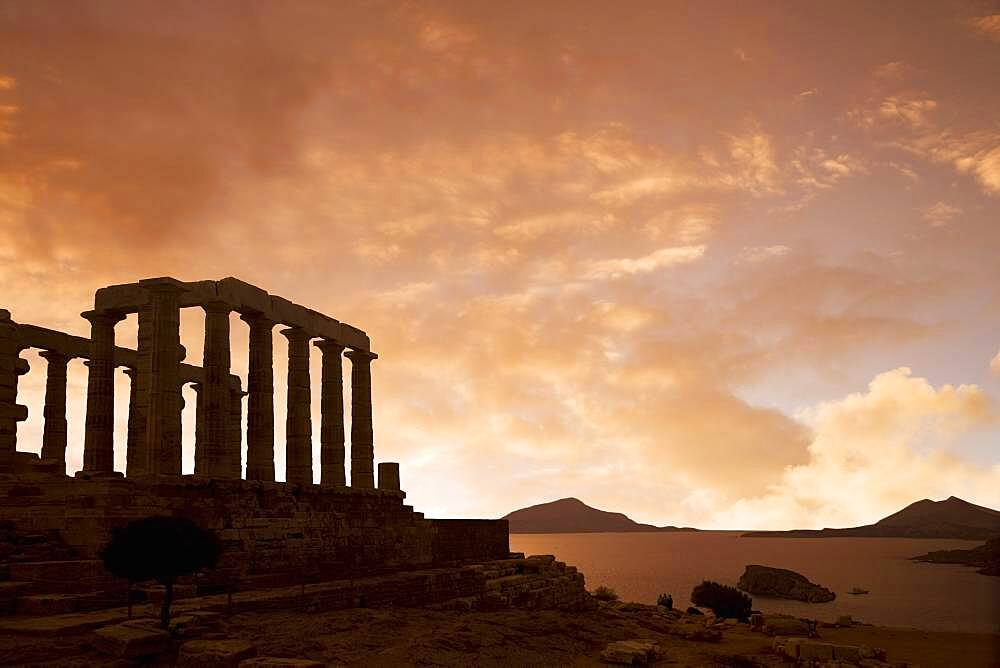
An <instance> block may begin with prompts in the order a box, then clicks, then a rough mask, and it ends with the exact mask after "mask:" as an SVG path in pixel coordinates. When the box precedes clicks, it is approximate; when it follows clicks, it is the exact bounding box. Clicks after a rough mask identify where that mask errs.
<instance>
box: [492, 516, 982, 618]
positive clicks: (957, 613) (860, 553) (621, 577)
mask: <svg viewBox="0 0 1000 668" xmlns="http://www.w3.org/2000/svg"><path fill="white" fill-rule="evenodd" d="M740 534H741V532H739V531H698V532H683V533H565V534H511V536H510V548H511V550H513V551H515V552H524V553H525V554H527V555H531V554H554V555H555V556H556V558H557V559H559V560H560V561H565V562H566V563H568V564H571V565H573V566H576V567H577V568H579V569H580V571H581V572H583V573H584V575H585V576H586V581H587V588H588V589H589V590H591V591H593V589H594V588H595V587H598V586H600V585H606V586H608V587H611V588H612V589H614V590H615V591H616V592H617V593H618V595H619V597H620V598H621V599H622V600H625V601H637V602H640V603H655V602H656V599H657V596H658V595H659V594H661V593H666V594H671V595H672V596H673V599H674V607H679V608H682V609H683V608H686V607H687V606H688V605H690V602H689V598H690V595H691V590H692V589H693V588H694V586H695V585H697V584H699V583H700V582H702V581H703V580H714V581H716V582H721V583H723V584H728V585H734V586H735V585H736V581H737V580H738V579H739V577H740V575H741V574H742V573H743V569H744V567H745V566H746V565H748V564H761V565H765V566H776V567H779V568H789V569H791V570H793V571H796V572H798V573H801V574H802V575H804V576H806V577H807V578H809V579H810V580H811V581H813V582H815V583H817V584H820V585H823V586H824V587H826V588H828V589H830V590H832V591H834V592H835V593H836V594H837V598H836V599H835V600H834V601H831V602H829V603H803V602H799V601H786V600H783V599H775V598H764V597H759V596H755V597H753V599H754V602H753V605H754V609H757V610H761V611H763V612H766V613H787V614H791V615H795V616H798V617H808V618H810V619H818V620H821V621H834V620H835V619H836V618H837V617H838V616H839V615H851V617H852V618H853V619H854V620H856V621H861V622H866V623H870V624H878V625H886V626H902V627H911V628H917V629H923V630H928V631H966V632H975V633H998V632H1000V577H991V576H986V575H980V574H979V573H977V572H976V569H975V568H971V567H968V566H958V565H943V564H925V563H919V562H915V561H911V560H910V559H909V558H910V557H913V556H916V555H921V554H925V553H927V552H930V551H931V550H948V549H968V548H970V547H975V546H976V545H980V544H982V541H966V540H940V539H917V538H744V537H741V535H740ZM852 588H860V589H867V590H869V592H870V593H868V594H863V595H852V594H850V593H848V592H850V590H851V589H852Z"/></svg>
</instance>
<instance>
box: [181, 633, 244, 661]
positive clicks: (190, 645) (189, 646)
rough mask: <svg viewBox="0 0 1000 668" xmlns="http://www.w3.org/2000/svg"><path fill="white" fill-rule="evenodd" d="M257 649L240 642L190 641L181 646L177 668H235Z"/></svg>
mask: <svg viewBox="0 0 1000 668" xmlns="http://www.w3.org/2000/svg"><path fill="white" fill-rule="evenodd" d="M256 654H257V648H256V647H254V646H253V645H251V644H250V643H248V642H244V641H242V640H222V639H220V640H207V639H206V640H190V641H188V642H186V643H184V644H183V645H181V648H180V652H179V653H178V655H177V666H178V668H237V666H239V665H240V662H241V661H243V660H245V659H250V658H253V657H254V656H255V655H256Z"/></svg>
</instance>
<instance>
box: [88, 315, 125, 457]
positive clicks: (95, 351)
mask: <svg viewBox="0 0 1000 668" xmlns="http://www.w3.org/2000/svg"><path fill="white" fill-rule="evenodd" d="M80 315H82V316H83V317H84V318H86V319H87V320H89V321H90V360H89V364H88V365H87V368H88V369H89V373H88V374H87V420H86V426H85V429H86V431H85V432H84V439H83V470H84V471H85V472H95V473H111V472H112V471H114V470H115V376H114V373H115V325H116V324H117V323H118V322H119V321H121V320H122V318H124V317H125V316H123V315H122V314H120V313H113V312H104V311H86V312H84V313H81V314H80Z"/></svg>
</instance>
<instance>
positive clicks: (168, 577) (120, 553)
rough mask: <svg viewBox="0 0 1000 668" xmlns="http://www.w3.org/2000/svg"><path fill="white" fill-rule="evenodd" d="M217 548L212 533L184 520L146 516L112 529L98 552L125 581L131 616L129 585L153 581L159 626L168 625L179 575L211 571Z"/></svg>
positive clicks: (217, 555)
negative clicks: (157, 587)
mask: <svg viewBox="0 0 1000 668" xmlns="http://www.w3.org/2000/svg"><path fill="white" fill-rule="evenodd" d="M219 552H220V545H219V541H218V540H217V539H216V537H215V534H214V533H213V532H212V531H209V530H207V529H203V528H201V527H200V526H198V525H197V524H195V523H194V522H193V521H191V520H189V519H187V518H184V517H163V516H154V517H146V518H143V519H139V520H134V521H132V522H129V523H128V524H127V525H126V526H124V527H122V528H118V529H114V530H113V531H112V534H111V540H110V541H109V542H108V544H107V545H106V546H105V547H104V549H103V550H101V559H102V560H104V565H105V567H106V568H107V569H108V570H109V571H111V572H112V573H113V574H114V575H116V576H118V577H121V578H126V579H127V580H128V581H129V610H130V614H131V605H132V585H133V584H134V583H136V582H145V581H147V580H156V581H157V582H159V583H160V584H162V585H163V587H164V594H163V605H162V606H161V608H160V624H161V625H162V626H163V628H167V626H169V624H170V604H171V603H172V602H173V598H174V582H175V581H176V580H177V578H178V577H179V576H183V575H191V574H192V573H195V572H197V571H200V570H203V569H206V568H212V567H213V566H215V564H216V562H217V561H218V559H219Z"/></svg>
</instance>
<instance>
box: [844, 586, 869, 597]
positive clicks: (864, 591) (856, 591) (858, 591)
mask: <svg viewBox="0 0 1000 668" xmlns="http://www.w3.org/2000/svg"><path fill="white" fill-rule="evenodd" d="M847 593H848V594H854V595H855V596H857V595H859V594H867V593H869V591H868V590H867V589H861V588H859V587H855V588H853V589H852V590H851V591H849V592H847Z"/></svg>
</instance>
